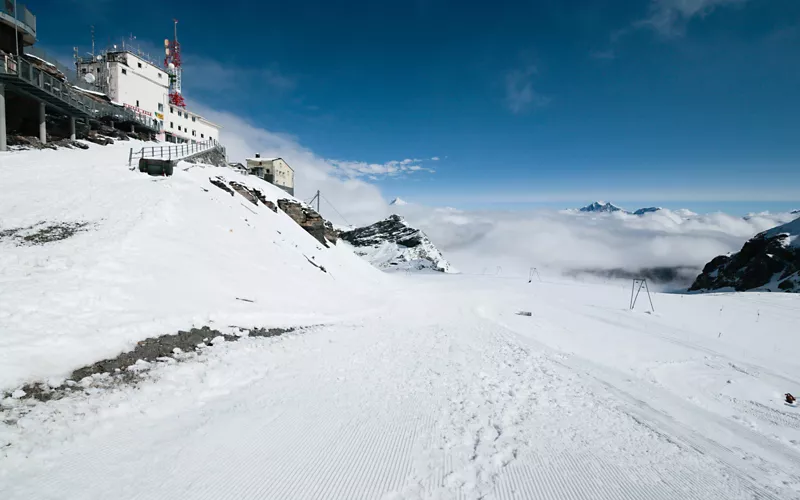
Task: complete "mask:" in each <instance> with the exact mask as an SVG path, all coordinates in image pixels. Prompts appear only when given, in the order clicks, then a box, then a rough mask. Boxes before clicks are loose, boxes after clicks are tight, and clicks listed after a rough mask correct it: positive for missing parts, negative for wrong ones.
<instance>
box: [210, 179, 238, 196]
mask: <svg viewBox="0 0 800 500" xmlns="http://www.w3.org/2000/svg"><path fill="white" fill-rule="evenodd" d="M208 180H209V181H210V182H211V184H213V185H215V186H217V187H218V188H220V189H221V190H223V191H225V192H226V193H228V194H230V195H231V196H234V195H235V193H234V192H233V189H231V188H229V187H228V184H227V183H226V182H225V179H224V178H222V177H219V176H217V177H209V178H208Z"/></svg>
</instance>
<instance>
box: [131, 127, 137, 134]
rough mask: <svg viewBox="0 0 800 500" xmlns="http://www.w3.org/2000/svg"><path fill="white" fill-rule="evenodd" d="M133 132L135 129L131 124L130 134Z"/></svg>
mask: <svg viewBox="0 0 800 500" xmlns="http://www.w3.org/2000/svg"><path fill="white" fill-rule="evenodd" d="M135 133H136V129H135V128H134V127H133V125H131V134H135Z"/></svg>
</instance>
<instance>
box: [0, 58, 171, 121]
mask: <svg viewBox="0 0 800 500" xmlns="http://www.w3.org/2000/svg"><path fill="white" fill-rule="evenodd" d="M0 74H6V75H15V76H16V77H17V78H19V79H20V80H23V81H24V82H26V83H28V84H30V85H33V86H34V87H36V88H38V89H39V90H41V91H43V92H45V93H46V94H48V95H50V96H52V97H54V98H56V99H57V100H58V101H60V102H61V103H62V106H68V107H71V108H72V109H75V110H78V111H79V112H80V113H82V114H84V115H86V116H88V117H89V118H94V119H99V118H110V119H112V120H114V121H117V122H133V123H138V124H140V125H143V126H145V127H147V128H149V129H151V130H155V131H159V130H160V128H161V124H160V122H159V121H158V120H156V119H155V118H149V117H146V116H142V115H140V114H138V113H136V112H134V111H133V110H131V109H127V108H124V107H122V106H116V105H114V104H110V103H104V102H101V101H98V100H96V99H92V98H91V97H89V96H87V95H85V94H83V93H81V92H79V91H77V90H75V89H74V88H73V87H72V85H71V84H70V83H68V82H64V81H61V80H59V79H58V78H55V77H54V76H52V75H50V74H48V73H47V72H45V71H42V70H40V69H39V68H37V67H36V66H34V65H33V64H31V63H30V62H28V61H27V60H25V59H24V58H22V57H20V58H17V57H15V56H12V55H7V56H5V60H4V61H0Z"/></svg>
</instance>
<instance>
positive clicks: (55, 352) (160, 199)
mask: <svg viewBox="0 0 800 500" xmlns="http://www.w3.org/2000/svg"><path fill="white" fill-rule="evenodd" d="M131 146H134V147H140V146H141V144H139V143H136V142H134V141H131V142H126V143H120V144H115V145H113V146H106V147H99V146H94V145H92V146H91V147H90V149H89V150H87V151H82V150H58V151H49V150H45V151H25V152H15V153H6V154H3V153H0V165H2V167H0V175H2V177H3V196H0V213H2V214H3V218H2V222H0V224H1V225H0V276H2V280H3V286H0V331H2V332H4V333H3V335H0V389H2V388H7V387H10V386H13V385H15V384H18V383H20V382H23V381H26V380H32V379H42V378H46V377H56V378H57V377H60V376H63V375H64V374H65V373H67V372H69V371H70V370H71V369H74V368H77V367H79V366H83V365H86V364H89V363H92V362H94V361H96V360H99V359H104V358H108V357H113V356H115V355H116V354H118V353H119V352H122V351H123V350H128V349H130V348H131V347H132V346H133V345H134V344H135V343H136V342H137V341H139V340H142V339H144V338H146V337H150V336H157V335H163V334H167V333H175V332H176V331H177V330H179V329H186V328H189V327H192V326H198V327H200V326H204V325H210V326H212V327H213V326H214V325H216V326H217V327H227V326H228V325H240V326H248V327H252V326H263V327H269V326H292V325H298V326H300V325H307V324H318V323H321V322H325V321H331V320H333V319H334V318H336V317H338V316H340V315H341V314H347V313H348V312H352V311H358V310H360V309H363V306H364V304H365V303H369V302H371V301H372V298H371V297H370V292H369V290H370V289H371V287H372V286H373V284H378V283H380V282H381V281H382V280H383V279H385V277H384V276H383V275H382V274H381V273H379V272H376V271H375V270H374V269H373V268H372V267H370V266H368V265H367V264H366V263H364V262H363V260H361V259H359V258H358V257H356V256H355V255H353V253H352V252H351V251H350V250H349V249H348V248H346V247H344V246H342V245H333V244H331V245H330V248H325V247H324V246H323V245H322V244H321V243H320V242H318V241H317V240H316V239H314V237H312V236H311V235H310V234H308V233H307V232H306V231H305V230H304V229H303V228H301V227H300V226H299V225H297V224H296V223H295V222H294V221H293V220H292V219H291V218H290V217H289V216H288V215H286V214H285V213H284V212H283V211H281V210H277V211H273V210H272V209H271V208H270V207H269V206H267V205H266V204H265V203H264V202H263V201H259V200H257V199H256V198H257V196H261V197H263V199H264V201H268V202H270V203H271V204H273V206H274V205H277V200H278V199H285V198H287V194H286V193H285V192H284V191H282V190H279V189H278V188H276V187H274V186H273V185H271V184H269V183H267V182H264V181H263V180H261V179H258V178H257V177H254V176H244V175H241V174H239V173H236V172H235V171H233V170H232V169H229V168H220V167H205V166H202V165H189V164H186V163H180V164H179V165H178V166H177V167H176V168H175V174H174V175H173V176H172V177H150V176H148V175H146V174H142V173H139V172H138V171H130V170H129V169H128V167H127V165H126V163H127V158H128V148H129V147H131ZM244 187H246V188H248V189H250V191H252V192H253V195H249V196H247V197H246V196H245V194H242V193H246V194H247V193H248V191H247V190H246V189H244ZM256 192H257V194H256ZM251 199H255V201H256V203H257V204H254V203H253V201H251ZM62 237H64V238H63V239H62ZM321 268H324V269H325V271H322V270H321ZM345 277H346V279H342V278H345ZM248 301H252V302H248Z"/></svg>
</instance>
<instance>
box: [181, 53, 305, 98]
mask: <svg viewBox="0 0 800 500" xmlns="http://www.w3.org/2000/svg"><path fill="white" fill-rule="evenodd" d="M183 73H184V80H185V82H186V83H187V84H188V85H189V86H190V87H191V88H192V89H195V90H208V91H212V90H213V91H215V92H219V91H228V92H230V91H233V90H238V92H239V93H241V94H242V95H246V96H252V95H253V92H255V93H257V91H258V90H264V88H265V87H267V88H269V89H270V91H272V92H274V91H279V92H288V91H291V90H294V88H295V87H296V85H297V82H296V81H295V80H294V79H293V78H291V77H289V76H287V75H285V74H284V73H282V72H281V71H280V70H279V69H278V67H277V66H275V65H270V66H258V65H253V66H240V65H236V64H231V63H224V64H223V63H221V62H219V61H216V60H214V59H209V58H206V57H203V56H195V55H190V56H188V57H186V58H185V60H184V63H183ZM243 89H247V91H245V90H243Z"/></svg>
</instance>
